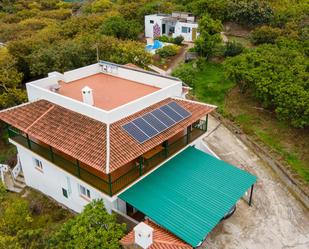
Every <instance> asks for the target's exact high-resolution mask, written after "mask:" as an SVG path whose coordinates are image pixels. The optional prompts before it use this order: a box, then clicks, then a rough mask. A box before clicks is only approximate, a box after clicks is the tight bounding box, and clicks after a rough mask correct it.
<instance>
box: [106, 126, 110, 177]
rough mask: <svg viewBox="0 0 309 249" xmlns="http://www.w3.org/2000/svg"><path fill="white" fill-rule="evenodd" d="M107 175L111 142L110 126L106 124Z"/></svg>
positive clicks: (107, 172)
mask: <svg viewBox="0 0 309 249" xmlns="http://www.w3.org/2000/svg"><path fill="white" fill-rule="evenodd" d="M106 125H107V126H106V174H109V159H110V155H109V154H110V153H109V152H110V148H109V145H110V141H109V124H106Z"/></svg>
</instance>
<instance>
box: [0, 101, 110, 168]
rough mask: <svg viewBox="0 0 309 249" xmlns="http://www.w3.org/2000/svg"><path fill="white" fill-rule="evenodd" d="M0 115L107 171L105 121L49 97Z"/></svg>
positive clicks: (17, 126) (68, 152)
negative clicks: (90, 116) (51, 101)
mask: <svg viewBox="0 0 309 249" xmlns="http://www.w3.org/2000/svg"><path fill="white" fill-rule="evenodd" d="M0 119H2V120H3V121H5V122H6V123H8V124H10V125H12V126H14V127H16V128H18V129H20V130H22V131H23V132H26V133H27V134H28V135H29V136H31V137H34V138H36V139H38V140H39V141H42V142H44V143H46V144H48V145H51V146H52V147H53V148H55V149H57V150H60V151H62V152H64V153H66V154H67V155H70V156H72V157H74V158H76V159H78V160H80V161H81V162H83V163H85V164H88V165H90V166H92V167H94V168H96V169H97V170H100V171H105V164H104V162H105V159H106V143H105V141H106V125H105V124H103V123H102V122H99V121H97V120H94V119H92V118H89V117H86V116H84V115H82V114H79V113H76V112H73V111H71V110H68V109H66V108H63V107H61V106H58V105H55V104H52V103H50V102H48V101H46V100H39V101H36V102H32V103H29V104H26V105H23V106H20V107H16V108H12V109H9V110H7V111H4V112H0Z"/></svg>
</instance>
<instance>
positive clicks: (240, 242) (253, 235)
mask: <svg viewBox="0 0 309 249" xmlns="http://www.w3.org/2000/svg"><path fill="white" fill-rule="evenodd" d="M204 141H205V142H206V143H207V144H208V146H209V147H210V148H211V149H212V150H213V151H214V152H215V153H216V154H217V155H218V156H219V157H220V158H221V159H223V160H225V161H227V162H229V163H231V164H233V165H235V166H237V167H239V168H243V169H245V170H247V171H249V172H251V173H252V174H254V175H256V176H257V177H258V182H257V184H256V186H255V188H254V193H253V205H252V207H249V206H248V204H247V203H246V202H245V201H244V200H240V201H239V202H238V203H237V210H236V212H235V213H234V215H233V216H232V217H230V218H229V219H227V220H225V221H223V222H221V223H220V224H218V225H217V226H216V228H215V229H214V230H213V231H212V232H211V233H210V234H209V235H208V237H207V239H206V240H205V241H204V243H203V245H202V247H201V248H209V249H212V248H216V249H219V248H237V249H242V248H248V249H249V248H250V249H255V248H256V249H260V248H270V249H277V248H278V249H280V248H282V249H283V248H297V249H308V248H309V211H308V210H306V209H305V208H304V207H303V205H302V204H301V203H300V202H299V201H298V200H297V199H296V198H295V197H294V196H293V195H292V194H291V193H290V192H289V190H288V189H287V187H286V186H285V185H284V183H282V182H281V181H280V180H279V179H278V177H277V176H276V174H275V173H274V172H273V171H272V169H271V168H270V167H269V166H268V165H267V164H266V163H265V162H264V161H263V160H261V159H260V158H259V157H258V156H257V155H256V154H254V153H253V152H252V151H251V150H250V149H249V148H247V147H246V146H245V145H244V144H243V143H242V142H241V141H240V140H239V139H237V138H236V136H234V135H233V134H232V133H231V132H230V131H229V130H228V129H227V128H225V127H224V126H223V125H222V124H220V123H219V122H218V121H217V120H216V119H214V118H212V117H210V119H209V132H208V134H207V137H206V138H205V139H204Z"/></svg>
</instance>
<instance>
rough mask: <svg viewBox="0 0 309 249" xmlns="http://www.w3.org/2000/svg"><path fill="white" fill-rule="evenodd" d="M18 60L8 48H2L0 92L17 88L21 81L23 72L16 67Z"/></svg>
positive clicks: (0, 56)
mask: <svg viewBox="0 0 309 249" xmlns="http://www.w3.org/2000/svg"><path fill="white" fill-rule="evenodd" d="M15 65H16V60H15V58H14V57H13V56H11V55H10V54H9V52H8V50H7V49H6V48H0V92H7V91H8V89H9V88H16V87H18V85H19V84H20V83H21V79H22V74H21V73H19V72H18V71H17V70H16V68H15Z"/></svg>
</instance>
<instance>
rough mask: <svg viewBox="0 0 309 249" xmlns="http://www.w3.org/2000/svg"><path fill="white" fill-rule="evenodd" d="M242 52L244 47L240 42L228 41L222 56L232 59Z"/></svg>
mask: <svg viewBox="0 0 309 249" xmlns="http://www.w3.org/2000/svg"><path fill="white" fill-rule="evenodd" d="M243 51H244V46H243V45H242V44H241V43H240V42H236V41H231V42H230V41H229V42H227V43H226V47H225V51H224V56H226V57H228V56H230V57H232V56H236V55H239V54H241V53H242V52H243Z"/></svg>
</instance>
